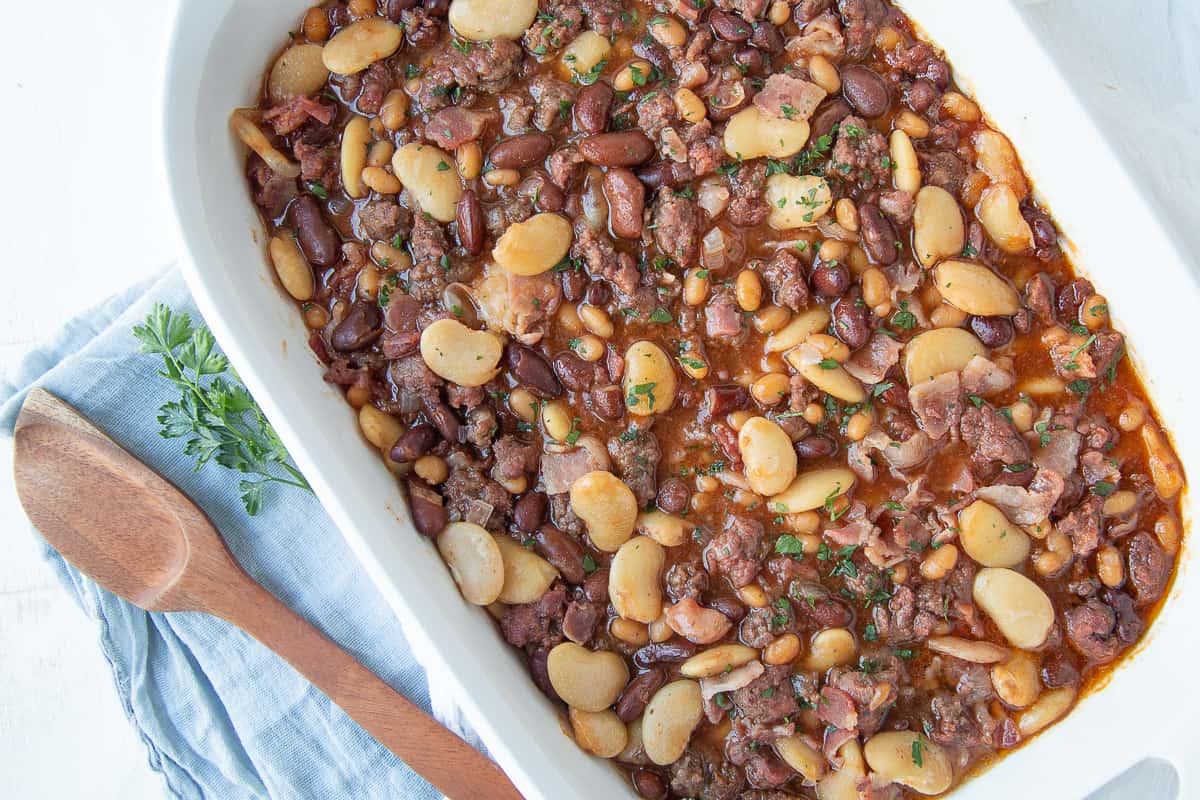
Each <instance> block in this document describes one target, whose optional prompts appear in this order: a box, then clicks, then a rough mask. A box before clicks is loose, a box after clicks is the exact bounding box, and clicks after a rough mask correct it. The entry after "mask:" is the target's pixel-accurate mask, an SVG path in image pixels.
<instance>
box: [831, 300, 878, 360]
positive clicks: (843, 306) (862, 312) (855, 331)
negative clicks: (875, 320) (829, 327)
mask: <svg viewBox="0 0 1200 800" xmlns="http://www.w3.org/2000/svg"><path fill="white" fill-rule="evenodd" d="M833 330H834V333H836V334H837V337H838V338H839V339H841V340H842V341H843V342H845V343H846V345H847V346H848V347H849V348H850V349H851V350H857V349H858V348H860V347H862V346H863V345H864V344H866V343H867V339H869V338H871V323H870V322H869V321H868V319H867V305H866V303H864V302H863V299H862V292H860V291H859V289H858V287H855V288H853V289H851V290H850V291H849V292H847V293H846V295H845V296H843V297H842V299H840V300H838V301H837V302H836V303H834V305H833Z"/></svg>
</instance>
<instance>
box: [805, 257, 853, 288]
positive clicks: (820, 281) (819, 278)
mask: <svg viewBox="0 0 1200 800" xmlns="http://www.w3.org/2000/svg"><path fill="white" fill-rule="evenodd" d="M809 283H811V284H812V288H813V291H814V292H815V293H816V294H818V295H819V296H821V297H841V296H842V295H843V294H845V293H846V290H847V289H849V288H850V271H849V270H847V269H846V266H845V265H844V264H839V263H837V262H833V263H829V264H822V263H818V264H817V265H815V266H814V267H813V271H812V276H811V277H810V278H809Z"/></svg>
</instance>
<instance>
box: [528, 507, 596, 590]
mask: <svg viewBox="0 0 1200 800" xmlns="http://www.w3.org/2000/svg"><path fill="white" fill-rule="evenodd" d="M532 496H540V497H541V498H542V501H543V508H542V512H543V514H544V513H545V507H544V505H545V500H546V495H544V494H541V492H530V493H529V494H526V495H525V496H524V497H522V498H521V500H519V501H517V502H518V505H519V504H520V503H521V501H524V500H525V498H526V497H532ZM518 528H520V526H518ZM520 530H523V531H524V530H525V529H524V528H520ZM525 532H526V533H532V534H533V549H534V550H535V551H536V552H537V554H538V555H539V556H541V557H542V558H544V559H546V560H547V561H549V562H550V563H551V564H552V565H554V568H555V569H557V570H558V571H559V572H560V573H562V576H563V577H564V578H566V579H567V581H568V582H569V583H574V584H580V583H583V582H584V580H585V579H586V578H587V572H585V571H584V569H583V553H584V551H583V546H582V545H581V544H579V542H577V541H575V540H574V539H572V538H571V537H570V536H568V535H567V534H565V533H563V532H562V531H560V530H559V529H558V528H556V527H554V526H553V525H548V524H546V525H539V526H537V527H535V528H534V529H533V530H532V531H525Z"/></svg>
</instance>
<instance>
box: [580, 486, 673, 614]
mask: <svg viewBox="0 0 1200 800" xmlns="http://www.w3.org/2000/svg"><path fill="white" fill-rule="evenodd" d="M570 494H571V510H572V511H574V512H575V514H576V515H577V516H578V517H579V518H580V519H581V520H583V521H584V524H585V525H587V530H588V538H590V539H591V540H592V544H594V545H596V547H597V548H599V549H600V550H603V551H605V552H607V553H615V552H616V551H617V549H618V548H620V546H621V545H622V544H624V543H625V542H626V541H628V540H629V537H630V536H632V535H633V529H634V526H635V525H636V523H637V515H638V507H637V498H636V497H634V495H633V491H632V490H630V488H629V487H628V486H626V485H625V484H624V483H622V482H621V481H620V480H619V479H618V478H617V477H616V476H615V475H613V474H612V473H611V472H602V471H596V472H589V473H587V474H586V475H584V476H582V477H580V478H579V479H577V480H576V481H575V482H574V483H573V484H571V490H570ZM655 616H657V614H656V615H655ZM647 621H648V620H647Z"/></svg>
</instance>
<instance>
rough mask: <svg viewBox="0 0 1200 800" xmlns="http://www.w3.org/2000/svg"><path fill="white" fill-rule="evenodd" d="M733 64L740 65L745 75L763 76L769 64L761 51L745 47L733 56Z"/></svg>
mask: <svg viewBox="0 0 1200 800" xmlns="http://www.w3.org/2000/svg"><path fill="white" fill-rule="evenodd" d="M733 63H735V64H737V65H738V67H739V68H740V69H741V70H742V74H743V75H762V74H764V73H765V72H766V69H767V64H768V63H769V62H768V61H767V58H766V56H764V55H763V54H762V51H761V50H758V49H756V48H753V47H743V48H741V49H740V50H738V51H737V52H736V53H734V54H733Z"/></svg>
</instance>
